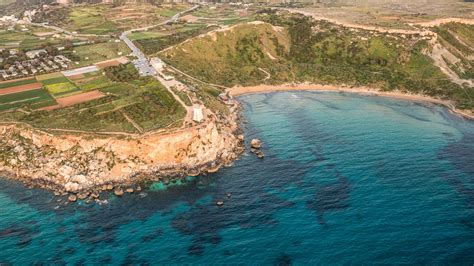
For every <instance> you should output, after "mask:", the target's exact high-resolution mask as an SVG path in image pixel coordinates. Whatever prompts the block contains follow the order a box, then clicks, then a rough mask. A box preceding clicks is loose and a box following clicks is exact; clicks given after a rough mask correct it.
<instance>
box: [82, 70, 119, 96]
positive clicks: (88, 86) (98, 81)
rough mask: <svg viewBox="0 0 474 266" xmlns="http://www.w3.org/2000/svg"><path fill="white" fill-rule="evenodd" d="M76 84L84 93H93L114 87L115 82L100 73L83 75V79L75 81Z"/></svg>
mask: <svg viewBox="0 0 474 266" xmlns="http://www.w3.org/2000/svg"><path fill="white" fill-rule="evenodd" d="M74 83H75V84H76V85H77V86H79V88H80V89H81V90H82V91H91V90H96V89H101V88H106V87H108V86H111V85H113V82H112V81H111V80H110V79H108V78H107V77H106V76H103V75H101V74H100V73H99V72H96V73H94V74H93V73H90V74H88V75H83V76H82V77H81V78H76V79H74Z"/></svg>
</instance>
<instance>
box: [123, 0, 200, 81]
mask: <svg viewBox="0 0 474 266" xmlns="http://www.w3.org/2000/svg"><path fill="white" fill-rule="evenodd" d="M198 7H199V5H195V6H193V7H192V8H190V9H187V10H184V11H181V12H179V13H177V14H176V15H174V16H172V17H171V18H169V19H168V20H165V21H163V22H161V23H159V24H156V25H151V26H147V27H143V28H138V29H133V30H129V31H125V32H123V33H122V34H121V35H120V39H121V40H122V41H124V42H125V44H127V46H128V47H129V48H130V50H132V53H133V55H134V56H136V57H137V59H135V60H133V61H132V63H133V64H134V65H135V67H136V68H137V70H138V72H139V73H140V75H141V76H156V75H158V74H159V73H158V72H157V71H156V70H155V69H154V68H153V67H152V66H151V64H150V61H149V60H148V59H147V57H146V56H145V54H144V53H143V52H142V51H141V50H140V49H139V48H138V47H137V46H136V45H135V44H134V43H133V42H132V41H131V40H130V39H129V38H128V36H127V34H130V33H132V32H134V31H145V30H148V29H150V28H154V27H158V26H162V25H165V24H168V23H173V22H176V21H177V20H178V19H179V17H180V16H181V15H183V14H185V13H187V12H191V11H193V10H195V9H197V8H198Z"/></svg>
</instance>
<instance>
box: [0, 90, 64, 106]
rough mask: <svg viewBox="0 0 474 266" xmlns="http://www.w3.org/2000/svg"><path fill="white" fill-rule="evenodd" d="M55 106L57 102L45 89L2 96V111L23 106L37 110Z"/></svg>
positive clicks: (0, 103)
mask: <svg viewBox="0 0 474 266" xmlns="http://www.w3.org/2000/svg"><path fill="white" fill-rule="evenodd" d="M54 104H56V102H55V100H54V99H53V98H52V97H51V95H49V93H48V92H47V91H46V90H44V89H37V90H30V91H24V92H18V93H13V94H7V95H0V111H5V110H9V109H13V108H18V107H22V106H30V107H31V108H34V109H35V108H41V107H44V106H49V105H54Z"/></svg>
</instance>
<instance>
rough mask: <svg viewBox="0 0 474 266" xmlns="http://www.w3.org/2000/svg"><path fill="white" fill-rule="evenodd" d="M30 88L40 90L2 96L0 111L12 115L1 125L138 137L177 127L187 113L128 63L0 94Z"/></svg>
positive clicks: (3, 116)
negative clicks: (11, 122) (149, 132)
mask: <svg viewBox="0 0 474 266" xmlns="http://www.w3.org/2000/svg"><path fill="white" fill-rule="evenodd" d="M36 80H37V82H36ZM33 82H35V83H33ZM22 84H26V85H22ZM31 84H33V85H36V84H39V85H40V86H39V88H40V89H38V90H34V91H31V92H30V91H28V92H26V91H25V92H23V91H22V92H17V93H14V94H8V95H0V101H1V104H2V105H1V106H0V108H1V110H10V111H9V112H4V113H0V121H4V122H6V121H15V122H24V123H28V124H30V125H32V126H34V127H37V128H46V129H47V128H50V129H68V130H81V131H90V132H126V133H140V131H150V130H157V129H160V128H164V127H169V126H173V125H174V126H179V125H180V123H179V122H182V120H183V118H184V114H185V110H184V109H183V108H182V107H181V106H180V105H179V103H178V102H176V101H175V100H174V98H173V96H172V95H171V94H170V93H169V92H168V91H167V90H166V89H164V87H163V86H162V85H161V84H160V83H159V82H158V81H155V80H153V79H152V78H139V76H138V75H137V73H136V70H135V69H134V68H133V66H132V65H131V64H127V65H123V66H115V67H114V66H112V67H106V68H105V69H104V70H103V71H102V70H100V71H96V72H92V73H86V74H82V75H79V76H72V77H71V78H68V77H65V76H63V75H62V74H60V73H52V74H46V75H41V76H38V77H37V78H36V79H27V80H21V81H17V82H10V83H0V87H3V89H1V90H0V92H1V91H3V90H9V89H11V88H14V89H15V88H18V86H19V85H22V86H30V85H31ZM41 88H42V89H41ZM54 99H55V100H54ZM46 103H48V104H46ZM32 104H34V105H32ZM18 107H21V109H19V110H15V108H18ZM38 109H44V110H38ZM136 125H138V127H137V126H136Z"/></svg>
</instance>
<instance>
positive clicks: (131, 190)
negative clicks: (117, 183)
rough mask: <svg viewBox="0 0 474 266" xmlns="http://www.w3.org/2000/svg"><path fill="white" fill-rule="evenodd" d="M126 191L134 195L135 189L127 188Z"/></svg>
mask: <svg viewBox="0 0 474 266" xmlns="http://www.w3.org/2000/svg"><path fill="white" fill-rule="evenodd" d="M125 191H126V192H127V193H133V191H134V190H133V188H131V187H129V188H127V189H126V190H125Z"/></svg>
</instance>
